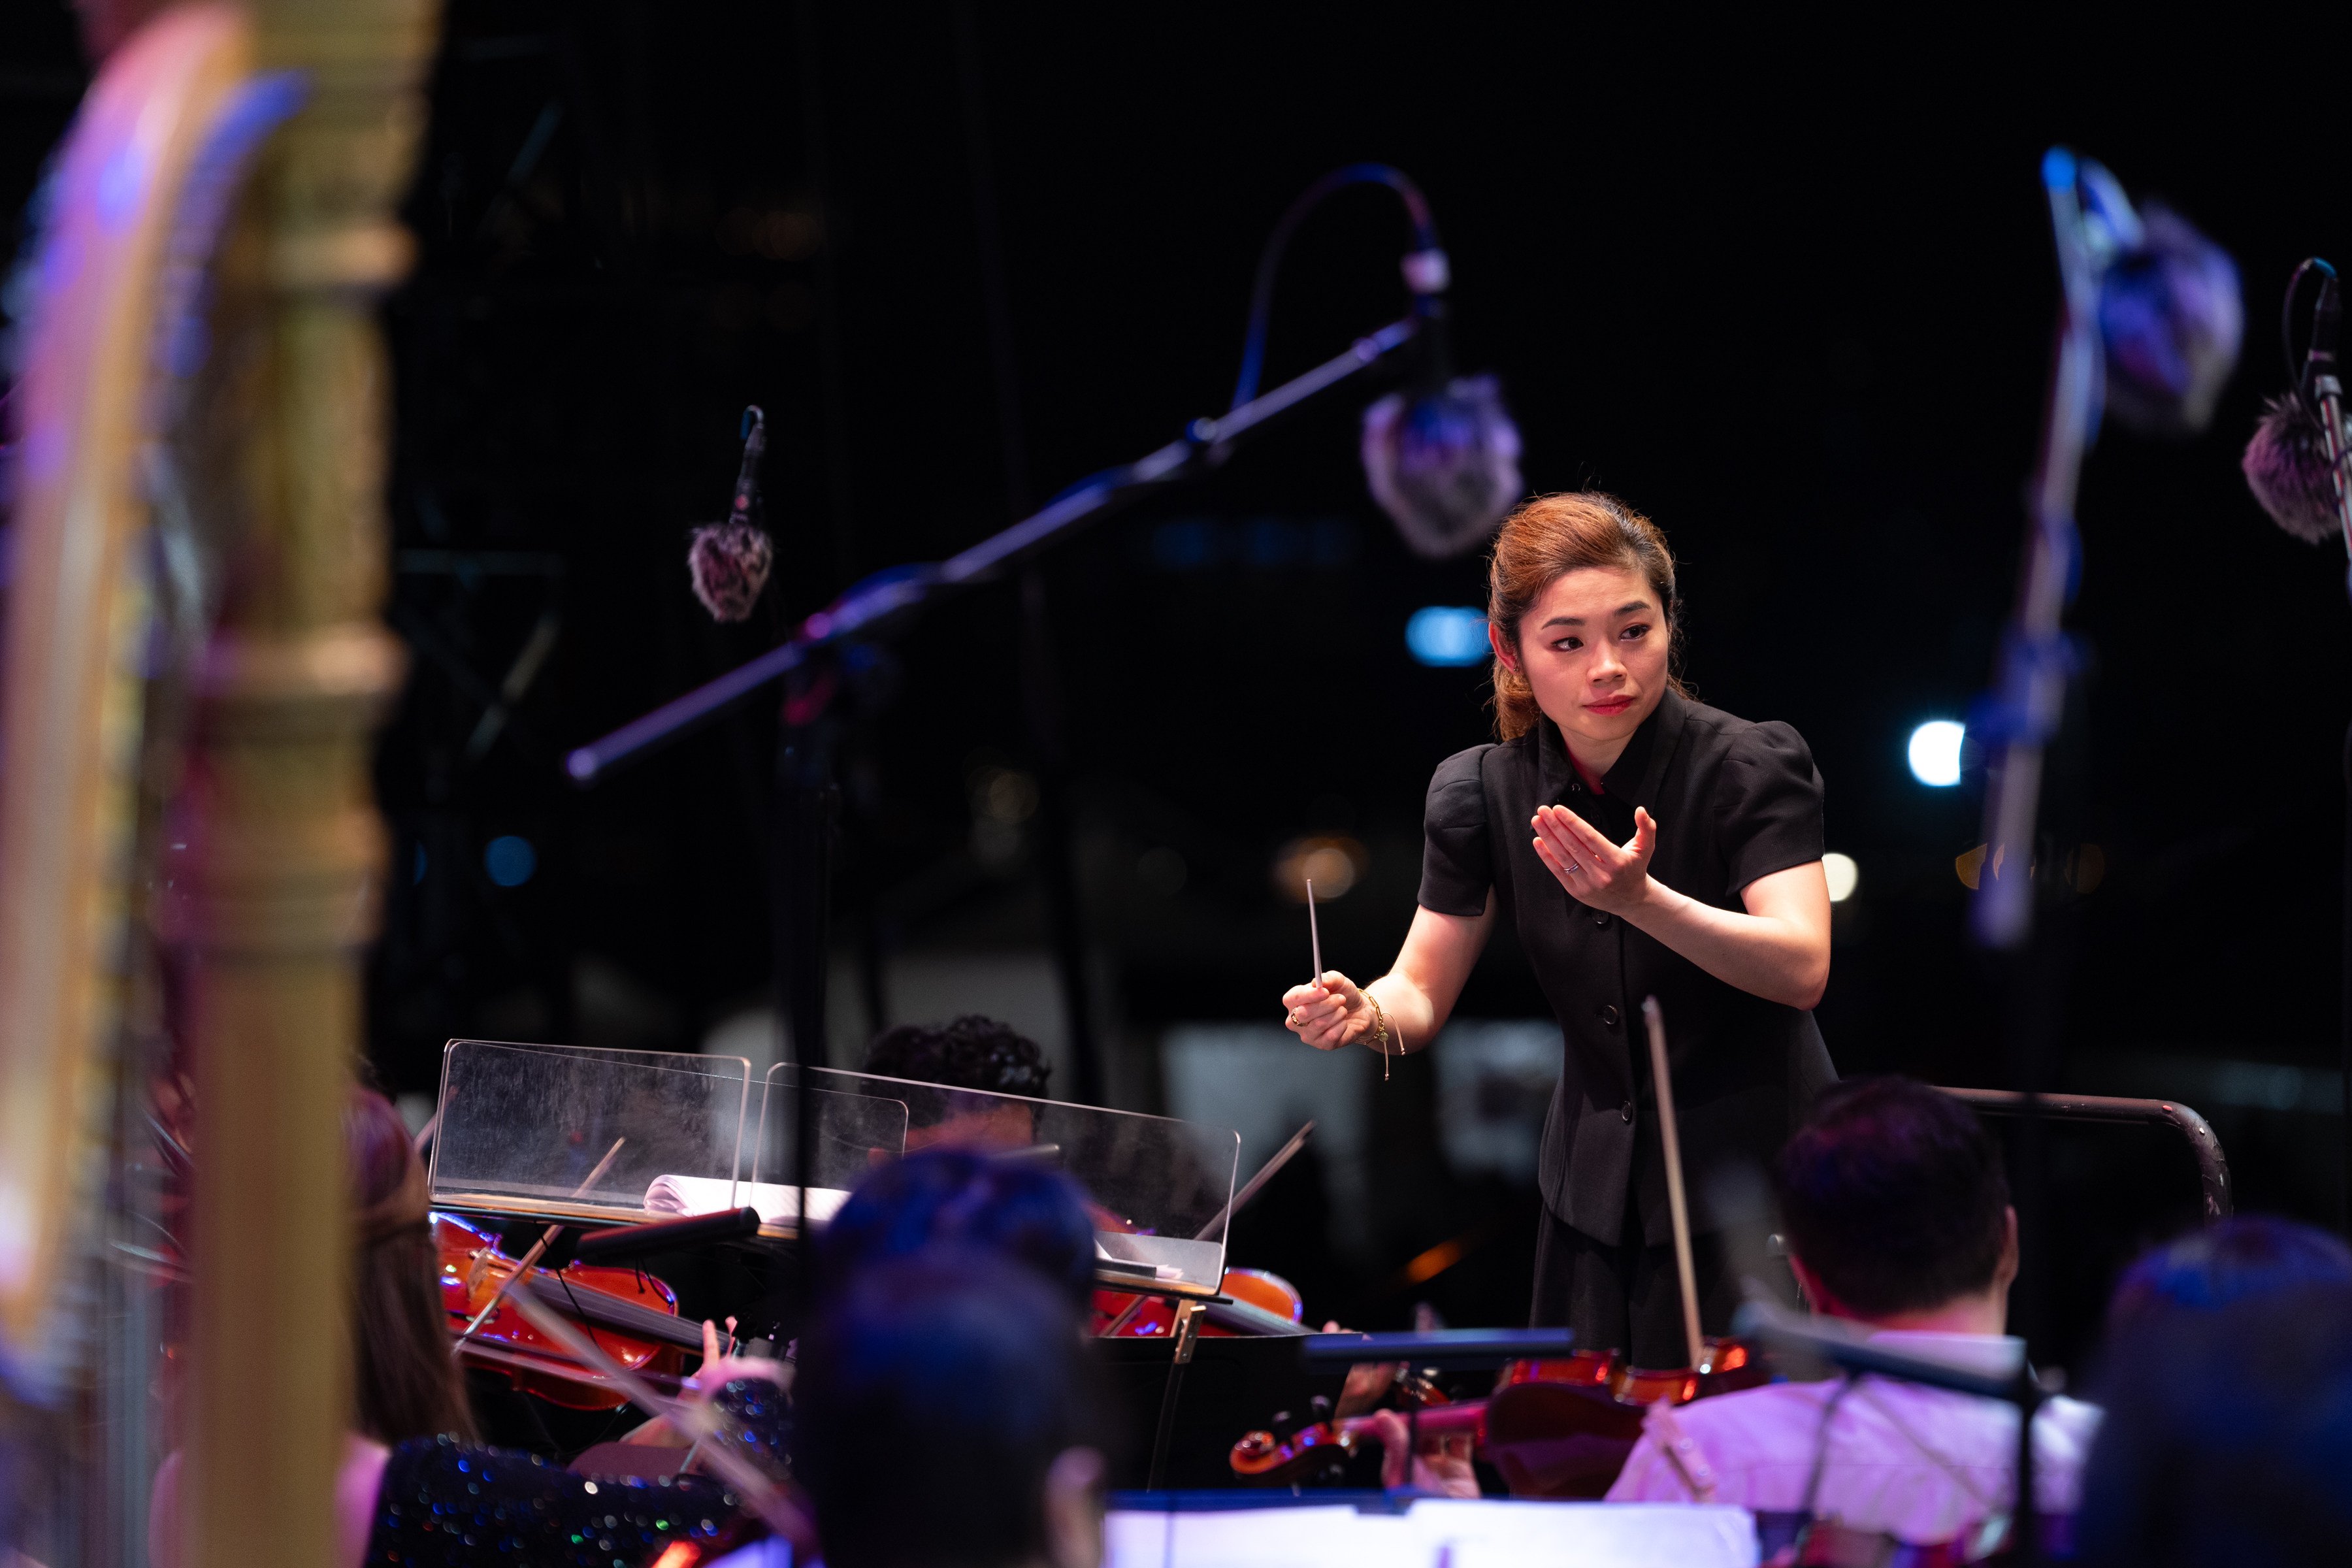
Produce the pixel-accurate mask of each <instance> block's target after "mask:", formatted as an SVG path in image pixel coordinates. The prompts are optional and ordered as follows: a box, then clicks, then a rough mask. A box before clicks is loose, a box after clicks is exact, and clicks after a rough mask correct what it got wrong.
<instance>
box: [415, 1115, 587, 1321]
mask: <svg viewBox="0 0 2352 1568" xmlns="http://www.w3.org/2000/svg"><path fill="white" fill-rule="evenodd" d="M628 1141H629V1140H628V1135H627V1134H626V1133H624V1134H622V1135H621V1136H620V1137H618V1138H615V1139H614V1140H613V1146H612V1147H611V1148H610V1149H607V1150H605V1151H604V1158H603V1159H601V1160H599V1161H597V1162H596V1168H595V1169H594V1170H593V1171H591V1172H589V1173H588V1179H587V1180H586V1181H584V1182H583V1183H581V1184H579V1186H577V1187H575V1188H573V1189H572V1196H573V1197H575V1198H584V1197H586V1196H587V1195H588V1190H589V1189H590V1188H591V1187H593V1186H594V1185H595V1184H596V1183H597V1180H598V1178H600V1177H601V1176H603V1175H604V1173H605V1172H607V1171H609V1170H611V1169H612V1168H613V1159H614V1156H615V1155H617V1154H618V1153H620V1152H621V1145H622V1144H624V1143H625V1142H628ZM562 1234H563V1226H562V1223H561V1222H559V1223H557V1224H554V1225H551V1226H548V1227H547V1228H546V1229H545V1230H543V1231H541V1232H540V1233H539V1239H538V1240H537V1241H534V1242H532V1243H531V1244H530V1251H529V1252H526V1253H524V1254H523V1255H522V1256H521V1257H520V1258H516V1259H515V1266H514V1272H513V1273H511V1274H509V1275H508V1276H507V1277H506V1278H505V1279H501V1280H499V1288H498V1289H495V1290H493V1291H491V1292H490V1299H489V1300H487V1301H485V1302H483V1303H482V1310H480V1311H478V1312H477V1313H475V1314H474V1321H472V1322H470V1323H467V1325H466V1331H465V1332H464V1333H462V1334H459V1335H458V1336H457V1340H456V1342H454V1343H452V1344H451V1345H450V1347H449V1353H450V1354H451V1355H456V1354H457V1352H459V1351H461V1350H463V1349H464V1348H465V1345H466V1342H467V1340H470V1339H472V1338H473V1337H474V1331H476V1330H477V1329H479V1328H480V1327H481V1326H482V1325H483V1324H484V1323H487V1322H488V1321H490V1314H491V1313H492V1312H495V1311H497V1310H499V1302H500V1301H503V1300H506V1299H507V1292H508V1291H509V1290H511V1289H514V1283H515V1281H516V1280H518V1279H521V1278H522V1277H523V1276H524V1275H526V1274H528V1273H530V1271H531V1269H532V1268H534V1267H536V1266H537V1265H538V1263H539V1260H540V1259H541V1258H544V1257H545V1256H547V1249H548V1248H549V1247H552V1246H554V1245H555V1238H556V1237H559V1236H562ZM523 1299H524V1298H522V1297H517V1298H516V1300H523Z"/></svg>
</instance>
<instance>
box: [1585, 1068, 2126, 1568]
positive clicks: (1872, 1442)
mask: <svg viewBox="0 0 2352 1568" xmlns="http://www.w3.org/2000/svg"><path fill="white" fill-rule="evenodd" d="M1773 1178H1774V1182H1773V1184H1774V1186H1775V1188H1776V1190H1777V1193H1778V1196H1779V1198H1780V1212H1781V1217H1782V1223H1783V1225H1784V1226H1785V1231H1784V1234H1785V1236H1786V1237H1787V1242H1788V1247H1789V1267H1790V1270H1791V1271H1792V1272H1793V1273H1794V1274H1795V1275H1796V1277H1797V1283H1798V1286H1799V1288H1800V1289H1801V1290H1802V1291H1803V1293H1804V1296H1805V1300H1806V1301H1807V1303H1808V1304H1809V1305H1810V1306H1811V1309H1812V1310H1813V1311H1814V1312H1816V1313H1818V1314H1820V1315H1822V1316H1824V1317H1831V1318H1841V1319H1844V1320H1847V1321H1851V1322H1853V1323H1858V1324H1861V1325H1864V1326H1866V1327H1867V1328H1870V1329H1872V1330H1874V1333H1872V1335H1871V1338H1872V1339H1873V1340H1874V1341H1877V1342H1885V1344H1886V1346H1887V1347H1888V1348H1889V1349H1892V1350H1899V1351H1903V1352H1910V1353H1913V1354H1917V1355H1922V1356H1933V1357H1935V1358H1937V1359H1938V1360H1941V1361H1945V1362H1948V1363H1951V1364H1954V1365H1956V1366H1959V1367H1963V1368H1966V1369H1967V1370H1969V1371H1973V1372H1981V1373H1992V1374H1996V1375H2002V1374H2007V1373H2013V1372H2014V1371H2015V1370H2016V1369H2017V1368H2018V1366H2019V1365H2020V1364H2021V1362H2022V1360H2023V1358H2024V1355H2025V1342H2023V1341H2022V1340H2020V1339H2016V1338H2013V1337H2011V1336H2010V1335H2008V1334H2006V1333H2004V1332H2003V1328H2004V1326H2005V1324H2006V1321H2007V1319H2008V1313H2009V1288H2010V1285H2011V1282H2012V1281H2013V1280H2014V1279H2016V1277H2017V1211H2016V1210H2015V1209H2013V1208H2011V1206H2010V1203H2009V1184H2008V1181H2007V1179H2006V1178H2005V1177H2004V1176H2003V1175H2002V1173H2001V1164H2000V1151H1999V1150H1998V1149H1997V1148H1996V1147H1995V1146H1994V1143H1993V1141H1992V1139H1991V1138H1990V1137H1989V1136H1988V1135H1987V1134H1986V1132H1985V1131H1984V1129H1983V1127H1982V1126H1981V1125H1980V1124H1979V1121H1977V1118H1976V1114H1975V1113H1974V1112H1973V1111H1971V1110H1969V1108H1968V1107H1967V1106H1965V1105H1963V1104H1961V1103H1960V1102H1959V1101H1958V1100H1954V1099H1952V1098H1951V1097H1950V1096H1948V1095H1946V1094H1941V1093H1938V1092H1937V1090H1935V1089H1929V1088H1927V1086H1926V1085H1924V1084H1919V1083H1915V1082H1912V1081H1910V1080H1908V1079H1898V1078H1870V1079H1851V1080H1849V1081H1847V1082H1844V1083H1842V1084H1838V1085H1836V1086H1834V1087H1832V1088H1831V1089H1827V1090H1825V1091H1824V1092H1823V1093H1822V1097H1821V1099H1820V1100H1818V1101H1816V1102H1815V1104H1814V1107H1813V1110H1812V1114H1811V1118H1810V1119H1809V1120H1808V1121H1807V1122H1806V1124H1805V1125H1804V1127H1803V1128H1802V1129H1801V1131H1798V1133H1797V1135H1796V1136H1795V1137H1794V1138H1792V1139H1790V1142H1789V1143H1788V1145H1787V1147H1786V1148H1784V1149H1783V1150H1782V1151H1781V1152H1780V1159H1779V1161H1778V1162H1777V1163H1776V1165H1775V1168H1774V1171H1773ZM1673 1418H1674V1420H1675V1423H1676V1424H1677V1425H1678V1426H1679V1428H1680V1431H1681V1433H1682V1435H1683V1436H1685V1437H1687V1438H1688V1439H1689V1440H1690V1443H1691V1445H1692V1447H1691V1448H1689V1449H1687V1450H1684V1451H1682V1452H1679V1453H1670V1452H1668V1451H1667V1450H1665V1449H1663V1448H1661V1447H1660V1446H1659V1445H1658V1443H1657V1442H1656V1441H1655V1440H1654V1437H1652V1436H1644V1437H1643V1439H1642V1441H1641V1442H1640V1444H1639V1445H1637V1446H1636V1447H1635V1448H1634V1450H1633V1455H1632V1457H1631V1458H1628V1459H1627V1460H1626V1463H1625V1468H1624V1471H1623V1473H1622V1475H1620V1476H1619V1478H1618V1479H1617V1484H1616V1485H1615V1486H1613V1487H1612V1488H1611V1489H1610V1491H1609V1499H1610V1500H1611V1501H1612V1502H1664V1501H1686V1500H1692V1499H1693V1498H1694V1497H1695V1496H1696V1495H1697V1493H1698V1492H1699V1491H1701V1490H1702V1489H1703V1486H1702V1484H1701V1483H1700V1482H1699V1481H1698V1480H1697V1479H1696V1478H1698V1477H1699V1476H1701V1475H1702V1474H1703V1473H1705V1472H1711V1479H1712V1483H1713V1491H1714V1496H1713V1500H1715V1501H1717V1502H1724V1503H1736V1504H1738V1505H1739V1506H1741V1507H1744V1508H1748V1509H1753V1510H1758V1511H1759V1512H1787V1513H1805V1514H1810V1515H1811V1516H1812V1517H1814V1518H1817V1519H1835V1520H1838V1521H1841V1522H1843V1524H1844V1525H1846V1526H1847V1527H1849V1528H1851V1529H1853V1530H1858V1531H1884V1532H1885V1533H1887V1534H1890V1535H1893V1536H1895V1537H1897V1538H1898V1539H1900V1540H1903V1541H1906V1542H1911V1543H1913V1544H1917V1545H1927V1544H1932V1543H1937V1542H1948V1541H1953V1540H1955V1539H1957V1538H1959V1537H1961V1536H1963V1535H1964V1534H1967V1533H1969V1532H1970V1531H1973V1530H1975V1529H1976V1528H1978V1527H1979V1526H1981V1525H1983V1524H1984V1523H1985V1522H1986V1521H1990V1520H1993V1519H1996V1518H1998V1517H2004V1516H2006V1515H2008V1514H2009V1512H2010V1511H2011V1505H2012V1503H2013V1500H2014V1497H2015V1490H2016V1481H2015V1477H2014V1471H2015V1468H2016V1464H2015V1459H2016V1454H2017V1413H2016V1410H2015V1409H2014V1407H2012V1406H2011V1405H2005V1404H2001V1403H2000V1402H1998V1401H1993V1400H1985V1399H1977V1398H1971V1397H1969V1396H1968V1395H1966V1394H1951V1393H1947V1392H1945V1391H1943V1390H1940V1389H1933V1388H1927V1387H1924V1386H1921V1385H1918V1384H1904V1383H1898V1382H1895V1381H1892V1380H1889V1379H1885V1378H1879V1377H1864V1378H1862V1379H1860V1380H1859V1381H1857V1382H1854V1383H1852V1384H1847V1383H1844V1382H1843V1381H1834V1380H1833V1381H1830V1382H1824V1383H1780V1384H1769V1385H1768V1386H1766V1387H1762V1388H1753V1389H1748V1390H1746V1391H1744V1392H1741V1393H1738V1394H1722V1395H1719V1396H1717V1397H1716V1398H1712V1399H1705V1400H1700V1401H1698V1402H1696V1403H1695V1404H1692V1405H1685V1406H1682V1407H1680V1408H1678V1409H1676V1410H1675V1412H1674V1413H1673ZM2098 1419H2099V1415H2098V1412H2097V1410H2095V1408H2093V1407H2092V1406H2090V1405H2084V1404H2083V1403H2081V1402H2080V1401H2077V1400H2071V1399H2064V1398H2059V1399H2053V1400H2051V1401H2050V1402H2049V1403H2048V1404H2047V1405H2044V1406H2043V1407H2042V1413H2041V1415H2040V1416H2039V1417H2038V1418H2037V1419H2036V1421H2035V1423H2034V1457H2035V1478H2036V1486H2035V1491H2036V1494H2037V1497H2038V1500H2039V1502H2040V1504H2041V1507H2042V1510H2043V1511H2044V1513H2045V1514H2063V1513H2071V1512H2072V1511H2073V1510H2074V1500H2075V1496H2076V1490H2077V1485H2078V1480H2079V1477H2080V1474H2081V1469H2082V1465H2083V1458H2084V1452H2085V1451H2086V1449H2087V1448H2088V1447H2089V1444H2090V1441H2091V1437H2092V1434H2093V1433H2094V1432H2095V1430H2096V1427H2097V1425H2098ZM1702 1466H1703V1467H1704V1471H1702V1468H1701V1467H1702Z"/></svg>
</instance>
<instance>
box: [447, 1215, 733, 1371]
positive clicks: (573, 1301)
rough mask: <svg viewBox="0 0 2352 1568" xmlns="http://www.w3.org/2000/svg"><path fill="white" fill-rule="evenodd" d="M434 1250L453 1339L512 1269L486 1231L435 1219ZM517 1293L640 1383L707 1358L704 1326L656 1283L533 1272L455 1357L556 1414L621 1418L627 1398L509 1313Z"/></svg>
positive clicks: (588, 1270) (634, 1277)
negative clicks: (576, 1326)
mask: <svg viewBox="0 0 2352 1568" xmlns="http://www.w3.org/2000/svg"><path fill="white" fill-rule="evenodd" d="M433 1240H434V1244H435V1247H436V1251H437V1252H438V1253H439V1261H440V1276H439V1278H440V1280H441V1305H442V1309H443V1310H444V1311H445V1312H446V1314H447V1316H448V1319H449V1324H450V1331H451V1332H452V1333H453V1334H456V1333H461V1332H463V1331H464V1330H465V1327H466V1325H467V1324H468V1323H470V1322H472V1321H474V1319H475V1317H476V1316H477V1315H478V1314H479V1313H480V1311H481V1310H482V1309H483V1308H484V1307H485V1306H487V1305H488V1303H489V1301H490V1299H491V1298H492V1297H493V1296H495V1295H496V1294H497V1293H498V1291H499V1287H500V1286H501V1285H504V1284H506V1282H507V1281H508V1280H509V1279H511V1278H512V1277H513V1275H514V1273H515V1269H516V1261H515V1259H514V1258H509V1257H508V1256H507V1255H506V1254H505V1253H504V1252H502V1251H500V1250H499V1244H498V1238H497V1237H493V1236H491V1235H490V1234H489V1233H488V1231H486V1230H483V1229H481V1228H480V1227H478V1226H474V1225H471V1224H468V1223H467V1221H465V1220H462V1219H459V1218H458V1217H457V1215H451V1214H443V1213H440V1212H438V1211H437V1210H436V1212H435V1213H434V1215H433ZM516 1291H527V1292H529V1293H530V1297H531V1299H532V1300H534V1301H537V1302H540V1303H541V1304H543V1305H545V1306H548V1307H551V1308H553V1309H554V1310H557V1311H559V1312H561V1313H562V1314H563V1315H564V1316H566V1317H568V1318H573V1319H576V1320H578V1321H581V1322H582V1323H584V1324H586V1325H587V1326H588V1329H589V1331H590V1332H591V1334H593V1337H594V1339H595V1342H596V1343H597V1344H598V1345H599V1346H600V1347H601V1348H602V1349H603V1350H604V1352H605V1353H606V1354H607V1355H609V1356H611V1357H612V1358H613V1360H614V1362H616V1363H619V1364H620V1365H621V1366H622V1367H623V1368H624V1369H625V1370H626V1371H628V1372H631V1373H637V1374H638V1375H640V1376H645V1375H646V1374H648V1373H650V1374H652V1377H653V1379H656V1380H672V1379H677V1378H680V1377H683V1376H684V1375H685V1370H686V1357H687V1356H688V1354H692V1355H695V1356H700V1355H701V1354H702V1350H703V1339H702V1334H703V1331H702V1326H701V1325H700V1324H698V1323H690V1322H688V1321H686V1320H684V1319H682V1318H680V1317H679V1316H678V1315H677V1294H676V1292H674V1291H672V1290H671V1289H670V1288H669V1287H668V1286H667V1285H665V1284H663V1283H662V1282H661V1281H660V1280H659V1279H655V1278H654V1277H653V1276H651V1275H649V1274H646V1273H644V1272H642V1271H640V1270H638V1269H635V1268H620V1267H617V1266H598V1265H595V1264H588V1263H578V1262H574V1263H569V1264H566V1265H565V1266H564V1267H563V1268H561V1269H550V1268H533V1269H531V1270H530V1273H529V1274H528V1275H527V1276H525V1277H524V1278H522V1279H516V1280H514V1282H513V1283H512V1284H511V1285H510V1286H509V1287H508V1295H509V1300H502V1301H500V1302H499V1305H498V1307H497V1308H496V1309H495V1310H493V1311H492V1312H491V1313H490V1315H489V1316H488V1318H487V1319H485V1320H484V1321H483V1322H482V1324H481V1326H480V1327H479V1328H478V1329H476V1330H475V1331H474V1332H473V1334H472V1335H471V1336H470V1337H468V1338H467V1340H466V1341H465V1342H464V1343H463V1344H462V1345H460V1346H459V1347H458V1351H457V1355H458V1358H459V1359H460V1360H461V1361H462V1362H464V1363H466V1364H467V1365H468V1366H478V1367H482V1368H485V1369H486V1370H488V1371H491V1372H495V1373H499V1375H500V1376H502V1377H504V1378H506V1379H507V1381H509V1383H511V1384H514V1385H515V1386H516V1387H517V1388H520V1389H521V1390H522V1391H523V1392H525V1393H527V1394H537V1395H538V1396H539V1397H540V1398H541V1399H544V1400H546V1401H547V1402H548V1403H550V1404H551V1405H562V1406H563V1407H564V1408H565V1409H567V1410H617V1409H619V1408H620V1407H621V1406H622V1405H626V1404H627V1403H628V1402H629V1396H628V1395H627V1394H625V1393H624V1392H623V1391H622V1390H621V1388H620V1387H619V1386H618V1385H617V1384H615V1383H614V1381H613V1379H612V1377H611V1375H610V1374H609V1373H604V1372H601V1371H597V1370H593V1369H592V1368H589V1367H586V1366H583V1365H582V1364H581V1363H579V1362H578V1361H576V1360H574V1359H573V1358H572V1356H570V1355H568V1354H567V1353H565V1352H564V1351H563V1350H562V1349H561V1348H560V1347H559V1346H557V1345H556V1343H555V1342H553V1341H552V1340H550V1339H548V1338H547V1337H546V1336H545V1335H543V1334H541V1332H540V1331H538V1330H537V1329H535V1328H533V1327H532V1326H531V1325H530V1321H529V1320H528V1319H526V1318H525V1317H524V1316H523V1314H522V1313H521V1312H520V1311H517V1310H515V1309H514V1308H513V1307H512V1305H510V1304H509V1303H510V1300H511V1297H512V1295H513V1294H514V1292H516ZM719 1346H720V1349H721V1352H726V1351H728V1350H729V1349H730V1338H729V1336H728V1335H726V1334H724V1333H722V1334H720V1335H719Z"/></svg>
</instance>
